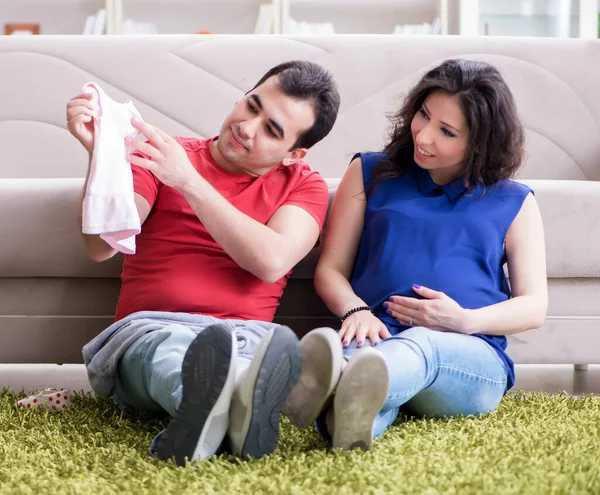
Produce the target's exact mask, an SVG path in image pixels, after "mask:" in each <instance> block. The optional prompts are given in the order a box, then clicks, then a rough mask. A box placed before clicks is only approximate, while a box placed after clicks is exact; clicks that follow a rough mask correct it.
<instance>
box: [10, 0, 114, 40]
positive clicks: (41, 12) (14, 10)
mask: <svg viewBox="0 0 600 495" xmlns="http://www.w3.org/2000/svg"><path fill="white" fill-rule="evenodd" d="M106 3H107V1H106V0H0V34H5V29H6V27H7V26H11V25H15V24H21V25H27V24H30V25H38V26H39V34H42V35H43V34H81V33H82V32H83V27H84V25H85V21H86V19H87V17H88V16H90V15H92V14H94V13H95V12H97V11H99V10H100V9H103V8H106Z"/></svg>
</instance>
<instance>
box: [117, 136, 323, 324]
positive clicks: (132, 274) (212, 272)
mask: <svg viewBox="0 0 600 495" xmlns="http://www.w3.org/2000/svg"><path fill="white" fill-rule="evenodd" d="M214 139H215V138H212V139H203V140H199V139H195V138H177V141H178V142H179V144H181V146H183V148H184V149H185V150H186V152H187V154H188V157H189V159H190V161H191V163H192V165H193V166H194V167H195V168H196V170H197V171H198V172H199V173H200V174H201V175H202V176H203V177H204V178H205V179H206V180H207V181H208V182H209V183H210V184H212V186H213V187H214V188H215V189H216V190H217V191H219V193H220V194H222V195H223V196H224V197H225V198H226V199H227V200H228V201H229V202H230V203H231V204H233V205H234V206H235V207H236V208H237V209H238V210H240V211H242V212H243V213H245V214H246V215H248V216H250V217H252V218H254V219H255V220H257V221H259V222H260V223H262V224H266V223H267V222H268V221H269V219H270V218H271V216H272V215H273V214H274V213H275V212H276V211H277V209H278V208H279V207H281V206H283V205H295V206H298V207H300V208H303V209H304V210H306V211H307V212H308V213H310V214H311V215H312V216H313V217H314V219H315V220H316V221H317V222H318V224H319V227H320V228H322V227H323V222H324V219H325V215H326V212H327V203H328V191H327V185H326V183H325V181H324V180H323V178H322V177H321V175H320V174H319V173H318V172H313V171H311V170H310V168H309V166H308V165H307V164H306V163H304V162H299V163H296V164H294V165H290V166H284V165H279V166H278V167H276V168H275V169H274V170H272V171H271V172H269V173H268V174H266V175H263V176H260V177H251V176H249V175H244V174H239V173H234V172H229V171H227V170H225V169H223V168H222V167H220V166H219V165H217V163H216V162H215V161H214V159H213V157H212V154H211V152H210V144H211V142H212V141H213V140H214ZM132 170H133V182H134V190H135V192H137V193H139V194H141V195H142V196H143V197H144V198H146V200H148V203H150V206H151V207H152V209H151V211H150V214H149V215H148V218H147V219H146V221H145V222H144V225H143V226H142V232H141V233H140V234H139V235H138V236H137V237H136V254H135V255H126V256H125V261H124V263H123V272H122V274H121V281H122V287H121V294H120V296H119V301H118V304H117V311H116V320H120V319H122V318H124V317H125V316H127V315H130V314H131V313H135V312H137V311H169V312H185V313H199V314H204V315H208V316H214V317H216V318H223V319H225V318H234V319H241V320H261V321H272V320H273V317H274V315H275V310H276V309H277V306H278V304H279V298H280V297H281V294H282V292H283V289H284V287H285V285H286V284H287V280H288V277H289V275H290V273H291V271H290V273H288V274H287V275H286V276H285V277H283V278H281V279H280V280H278V281H277V282H275V283H274V284H267V283H265V282H263V281H262V280H260V279H259V278H257V277H255V276H254V275H252V274H251V273H250V272H248V271H246V270H244V269H242V268H240V267H239V265H238V264H237V263H236V262H235V261H233V260H232V259H231V258H230V257H229V255H228V254H227V253H225V251H223V249H222V248H221V247H220V246H219V245H218V244H217V243H216V242H215V240H214V239H213V238H212V236H211V235H210V234H209V233H208V231H207V230H206V228H205V227H204V225H203V224H202V223H201V222H200V220H199V219H198V217H197V216H196V214H195V213H194V212H193V211H192V209H191V208H190V206H189V205H188V203H187V201H186V200H185V199H184V197H183V195H182V194H181V193H179V192H178V191H177V190H176V189H173V188H171V187H168V186H165V185H164V184H162V183H161V182H160V181H159V180H158V179H157V178H156V177H155V176H154V175H152V173H151V172H149V171H147V170H145V169H143V168H141V167H137V166H135V165H132Z"/></svg>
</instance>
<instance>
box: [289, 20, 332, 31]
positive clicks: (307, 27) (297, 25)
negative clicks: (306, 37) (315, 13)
mask: <svg viewBox="0 0 600 495" xmlns="http://www.w3.org/2000/svg"><path fill="white" fill-rule="evenodd" d="M288 29H289V33H290V34H335V28H334V27H333V24H332V23H331V22H304V21H296V20H295V19H290V20H289V23H288Z"/></svg>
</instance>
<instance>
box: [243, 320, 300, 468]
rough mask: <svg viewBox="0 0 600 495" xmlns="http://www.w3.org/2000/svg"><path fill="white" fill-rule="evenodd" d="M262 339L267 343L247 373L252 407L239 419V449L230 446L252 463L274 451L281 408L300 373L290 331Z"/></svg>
mask: <svg viewBox="0 0 600 495" xmlns="http://www.w3.org/2000/svg"><path fill="white" fill-rule="evenodd" d="M265 339H269V340H268V343H267V344H266V345H264V346H261V347H262V348H261V349H260V350H259V353H260V354H257V355H256V356H254V359H253V364H252V365H251V366H250V368H249V370H248V372H249V374H250V375H249V376H248V379H252V378H251V376H252V374H254V389H253V393H252V404H251V406H250V407H248V409H247V411H246V415H245V417H244V418H243V419H242V428H241V434H240V438H242V439H243V445H242V446H240V445H234V450H235V451H236V452H238V453H239V455H241V456H243V457H248V456H249V457H253V458H254V459H259V458H261V457H262V456H264V455H267V454H270V453H272V452H273V451H274V450H275V448H276V447H277V442H278V441H279V419H280V413H281V406H282V404H283V402H284V401H285V399H286V398H287V396H288V394H289V393H290V390H291V389H292V388H293V387H294V385H295V384H296V382H297V381H298V377H299V376H300V370H301V369H302V351H301V348H300V343H299V341H298V337H297V336H296V334H295V333H294V332H293V331H292V330H291V329H290V328H288V327H284V326H279V327H276V328H275V329H274V331H273V332H272V333H271V334H268V335H267V336H265ZM261 354H262V355H261ZM255 360H256V362H255Z"/></svg>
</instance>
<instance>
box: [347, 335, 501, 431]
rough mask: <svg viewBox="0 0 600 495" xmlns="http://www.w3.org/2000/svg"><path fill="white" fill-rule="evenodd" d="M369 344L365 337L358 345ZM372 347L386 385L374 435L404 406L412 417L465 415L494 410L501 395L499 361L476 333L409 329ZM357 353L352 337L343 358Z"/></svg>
mask: <svg viewBox="0 0 600 495" xmlns="http://www.w3.org/2000/svg"><path fill="white" fill-rule="evenodd" d="M369 345H371V343H370V341H369V340H368V339H366V342H365V344H363V347H365V346H369ZM375 349H376V350H377V351H379V352H380V353H381V354H382V355H383V357H384V358H385V361H386V363H387V366H388V370H389V379H390V386H389V391H388V396H387V400H386V402H385V404H384V405H383V408H382V410H381V412H380V413H379V415H378V416H377V418H376V419H375V423H374V425H373V438H377V437H379V436H381V435H383V433H384V432H385V430H386V428H387V427H388V426H389V425H391V424H392V423H393V422H394V421H395V419H396V418H397V416H398V412H399V408H400V406H402V405H404V404H406V406H405V407H406V409H408V412H410V413H411V414H414V415H416V416H430V417H437V418H441V417H452V416H457V415H465V416H467V415H479V414H485V413H488V412H490V411H492V410H494V409H495V408H496V407H497V406H498V404H499V403H500V401H501V400H502V397H503V396H504V392H505V389H506V370H505V368H504V364H503V362H502V360H501V359H500V356H498V354H497V353H496V351H495V350H494V349H493V348H492V347H491V346H490V345H489V344H488V343H487V342H485V341H484V340H482V339H480V338H478V337H473V336H471V335H463V334H459V333H451V332H438V331H434V330H429V329H427V328H423V327H413V328H410V329H408V330H406V331H404V332H402V333H400V334H398V335H395V336H393V337H391V338H389V339H386V340H384V341H382V342H381V343H380V344H379V345H377V346H376V347H375ZM357 351H360V348H359V349H357V348H356V340H353V341H352V342H351V343H350V346H349V347H347V348H346V349H344V356H345V357H346V359H350V357H351V356H352V355H353V354H354V353H355V352H357ZM373 380H377V377H376V376H374V377H373Z"/></svg>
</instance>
